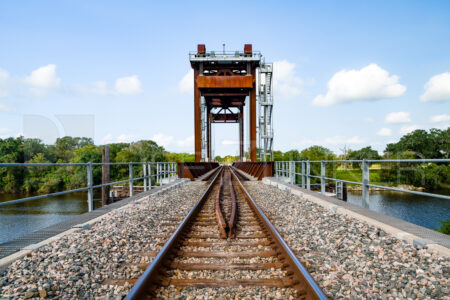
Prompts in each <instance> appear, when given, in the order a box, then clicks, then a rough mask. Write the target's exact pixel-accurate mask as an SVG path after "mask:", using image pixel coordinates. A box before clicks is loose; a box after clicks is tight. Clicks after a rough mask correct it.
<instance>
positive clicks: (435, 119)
mask: <svg viewBox="0 0 450 300" xmlns="http://www.w3.org/2000/svg"><path fill="white" fill-rule="evenodd" d="M430 121H431V122H432V123H443V122H448V121H450V115H447V114H442V115H435V116H431V118H430Z"/></svg>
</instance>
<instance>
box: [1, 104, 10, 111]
mask: <svg viewBox="0 0 450 300" xmlns="http://www.w3.org/2000/svg"><path fill="white" fill-rule="evenodd" d="M0 111H3V112H9V111H11V109H10V108H9V107H8V106H7V105H6V104H4V103H0Z"/></svg>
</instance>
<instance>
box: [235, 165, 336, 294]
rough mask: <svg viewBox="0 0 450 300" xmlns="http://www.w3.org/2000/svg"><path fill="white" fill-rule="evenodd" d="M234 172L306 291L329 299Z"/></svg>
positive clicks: (258, 215) (247, 197) (249, 200)
mask: <svg viewBox="0 0 450 300" xmlns="http://www.w3.org/2000/svg"><path fill="white" fill-rule="evenodd" d="M231 170H232V174H233V175H234V178H235V179H236V182H237V183H238V186H239V188H240V190H241V191H242V192H243V194H244V197H245V198H246V200H247V201H248V203H249V204H250V206H251V207H252V208H253V210H254V212H255V214H256V215H257V217H258V218H259V219H260V220H261V223H262V224H263V226H264V227H265V228H266V229H267V231H268V232H269V233H270V235H271V236H272V237H273V238H274V239H275V242H276V244H277V245H278V247H279V249H280V250H281V251H282V252H284V254H285V257H286V259H288V260H289V262H290V264H289V265H290V266H295V268H292V271H293V272H294V273H296V275H297V276H298V277H300V278H302V279H303V281H304V282H303V283H304V284H305V287H306V289H307V290H308V291H309V292H310V294H311V295H313V296H314V298H315V299H328V297H327V296H326V295H325V293H324V292H323V291H322V289H321V288H320V287H319V285H318V284H317V283H316V281H315V280H314V278H312V276H311V275H310V274H309V273H308V270H307V269H306V268H305V266H303V264H302V263H301V262H300V261H299V260H298V258H297V256H296V255H295V254H294V252H292V250H291V248H290V247H289V246H288V245H287V244H286V242H285V241H284V239H283V238H282V237H281V235H280V234H279V233H278V230H277V229H276V228H275V226H273V224H272V223H271V222H270V220H269V219H268V218H267V216H266V215H265V214H264V212H263V211H262V210H261V208H260V207H259V206H258V205H257V204H256V202H255V200H254V199H253V198H252V196H250V194H249V193H248V191H247V189H246V188H245V187H244V185H243V184H242V182H241V181H240V180H239V178H238V176H237V175H236V174H235V172H234V170H233V169H231Z"/></svg>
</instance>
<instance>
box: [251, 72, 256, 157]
mask: <svg viewBox="0 0 450 300" xmlns="http://www.w3.org/2000/svg"><path fill="white" fill-rule="evenodd" d="M251 72H252V80H253V84H252V87H253V88H252V90H251V91H250V160H251V161H257V159H256V80H255V73H256V71H255V69H254V68H252V71H251Z"/></svg>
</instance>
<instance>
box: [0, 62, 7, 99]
mask: <svg viewBox="0 0 450 300" xmlns="http://www.w3.org/2000/svg"><path fill="white" fill-rule="evenodd" d="M8 81H9V73H8V72H7V71H6V70H3V69H2V68H0V98H2V97H7V96H8Z"/></svg>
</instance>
